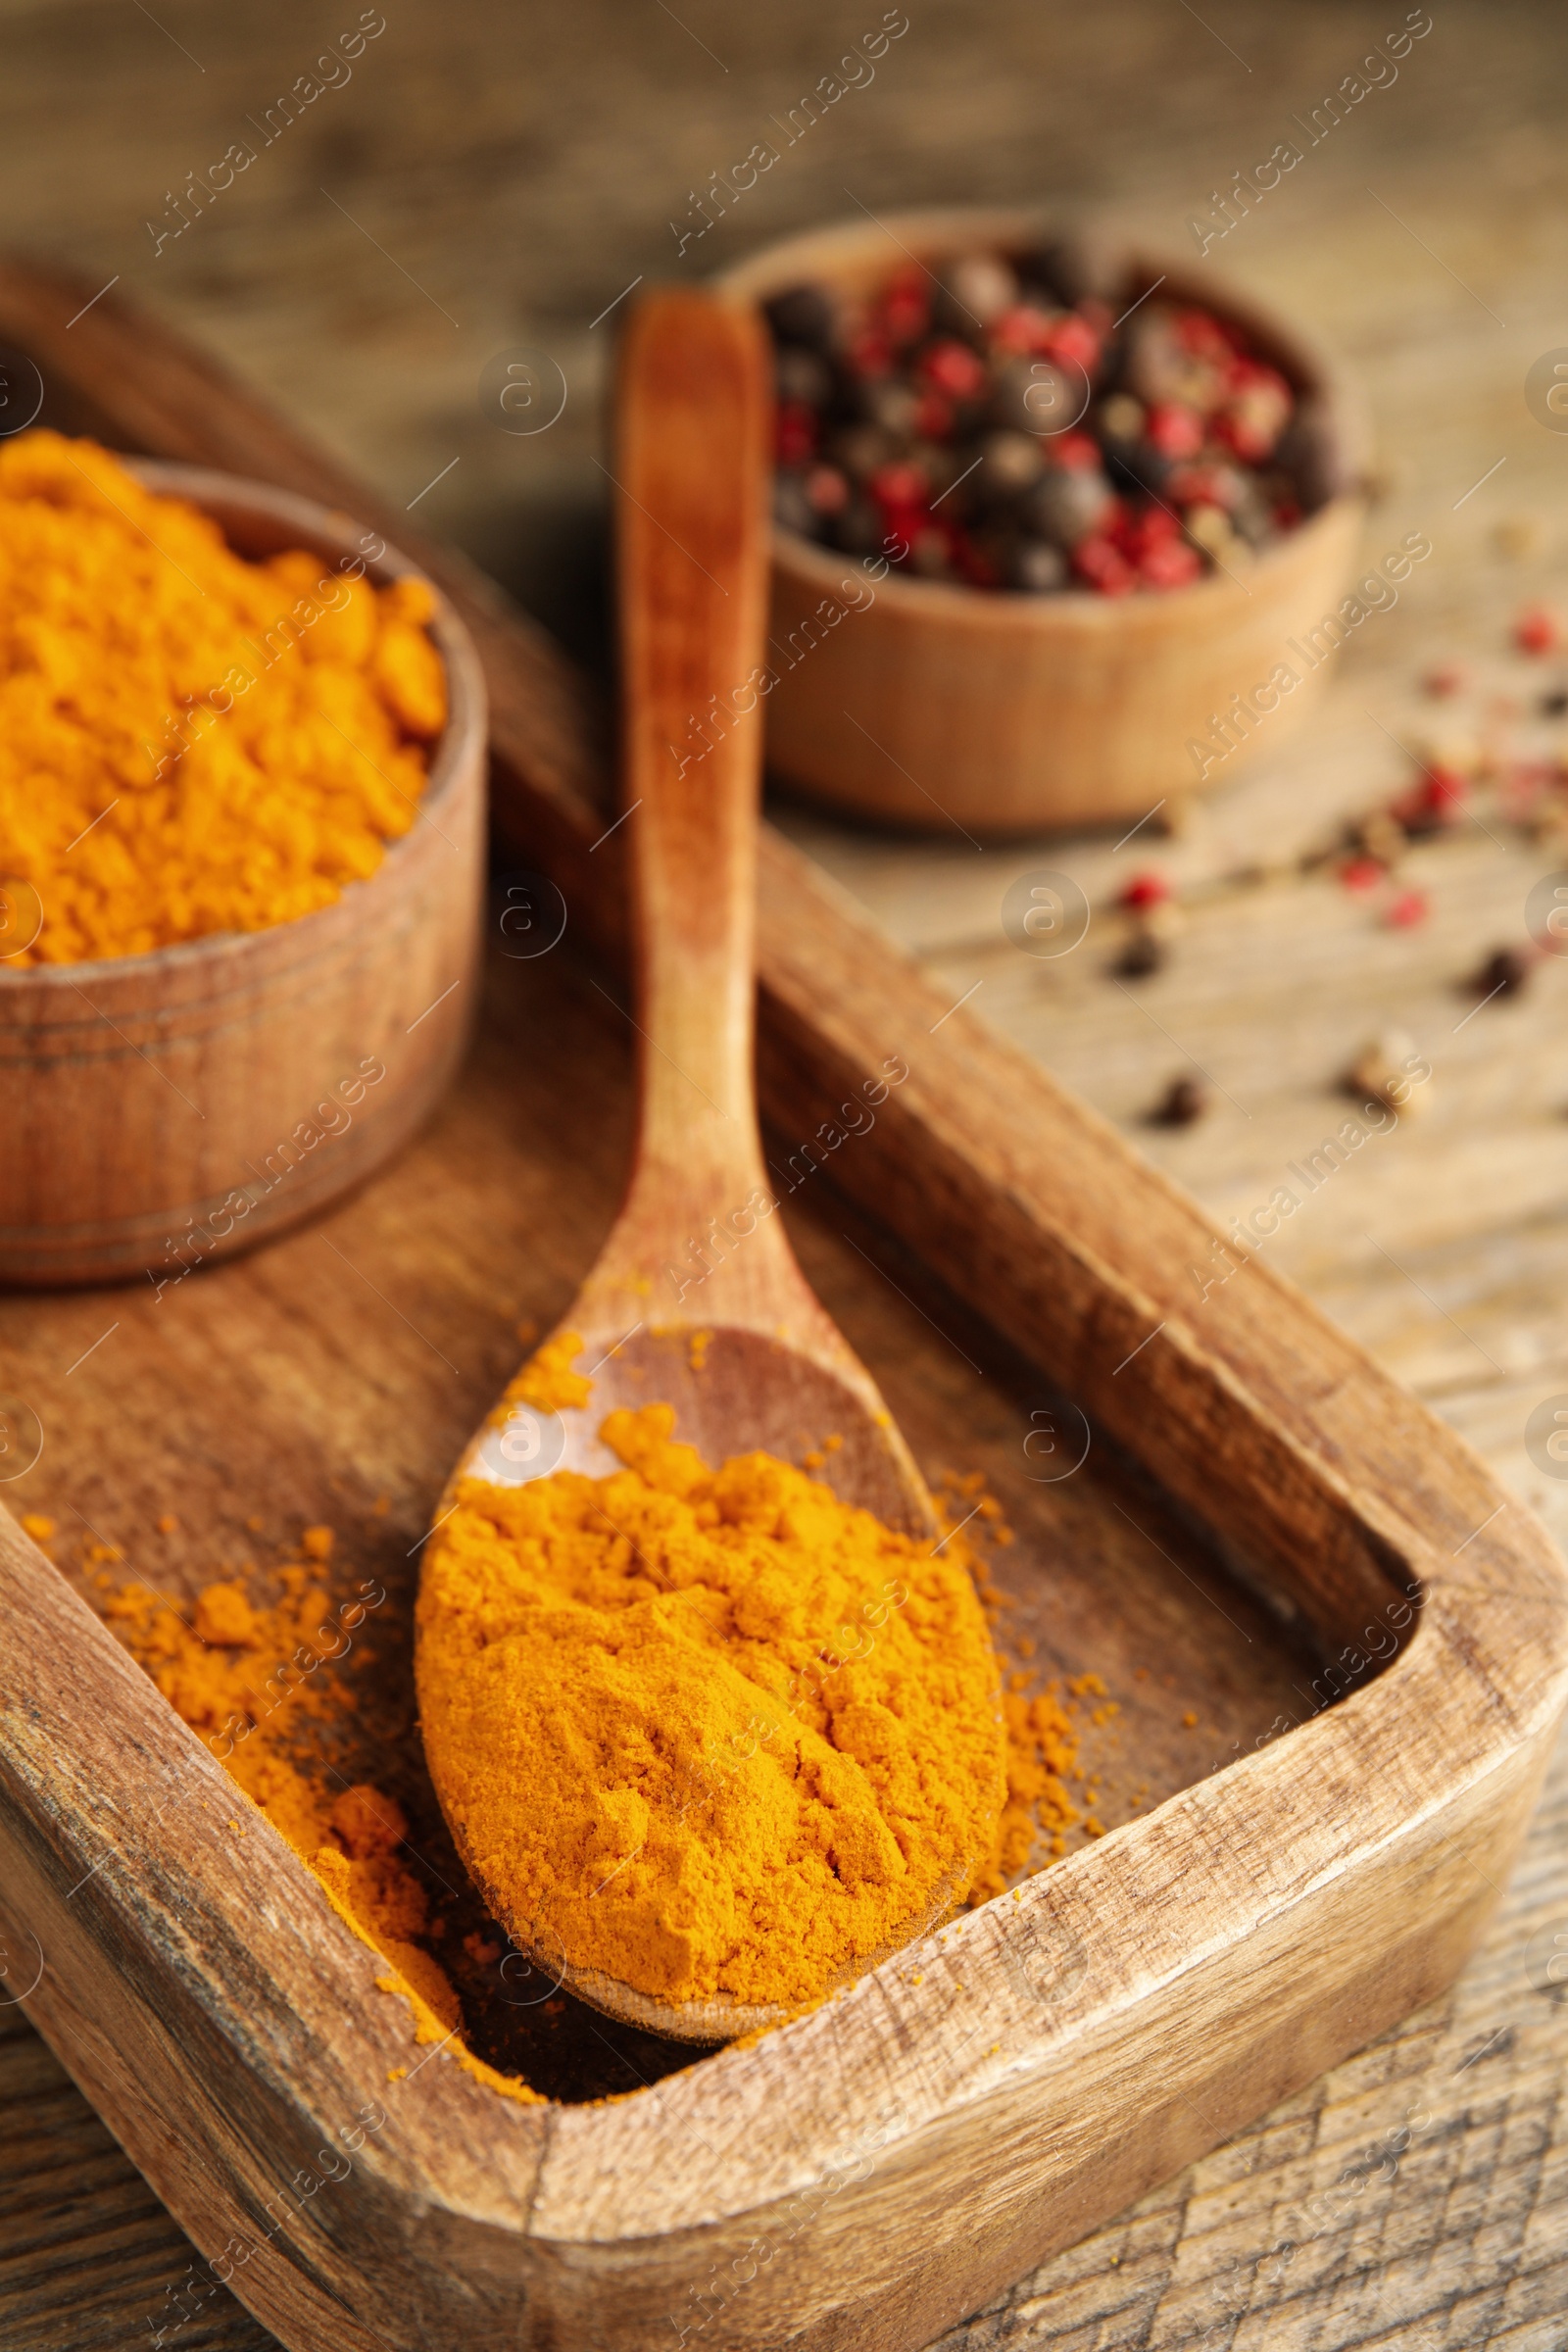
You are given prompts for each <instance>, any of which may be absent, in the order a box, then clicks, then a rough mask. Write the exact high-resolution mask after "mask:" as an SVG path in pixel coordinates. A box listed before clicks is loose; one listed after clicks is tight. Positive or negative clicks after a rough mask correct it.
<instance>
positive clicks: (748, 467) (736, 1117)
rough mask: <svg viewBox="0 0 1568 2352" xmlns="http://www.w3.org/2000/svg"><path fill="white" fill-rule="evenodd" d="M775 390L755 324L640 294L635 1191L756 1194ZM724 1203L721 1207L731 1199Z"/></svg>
mask: <svg viewBox="0 0 1568 2352" xmlns="http://www.w3.org/2000/svg"><path fill="white" fill-rule="evenodd" d="M769 410H770V393H769V387H768V370H767V363H766V356H765V349H764V343H763V335H762V330H761V326H760V321H759V320H758V319H756V317H755V316H754V315H753V314H752V313H750V312H748V311H743V310H740V309H737V308H731V307H730V306H728V305H726V304H722V303H720V302H718V301H716V300H714V299H713V298H712V297H711V296H709V295H704V294H699V293H696V292H690V291H686V290H679V291H676V290H668V291H662V292H659V293H655V294H653V295H650V296H649V297H648V298H647V300H645V301H644V302H643V303H642V304H641V305H640V306H639V308H638V310H637V311H636V313H635V315H634V316H633V318H632V320H631V322H630V325H629V327H628V330H627V334H626V339H625V343H624V346H623V348H622V353H621V360H620V376H619V386H618V399H617V412H616V453H615V454H616V463H615V487H616V501H615V532H616V540H617V546H618V572H619V581H620V639H621V654H622V674H623V679H624V695H625V705H624V718H623V730H624V754H623V771H624V779H625V806H626V808H627V809H628V811H629V812H630V813H629V823H628V830H629V832H630V834H631V845H630V846H631V873H632V899H633V910H634V919H635V925H636V951H637V952H636V972H637V1020H638V1024H639V1027H640V1030H641V1033H642V1035H641V1045H640V1052H641V1067H640V1132H639V1149H638V1166H637V1174H636V1178H635V1180H634V1185H633V1195H634V1197H636V1196H637V1195H639V1194H641V1195H642V1196H643V1199H644V1201H645V1202H646V1203H647V1204H648V1205H652V1202H651V1201H649V1195H650V1193H655V1194H657V1195H658V1196H660V1198H661V1214H662V1217H664V1218H667V1219H670V1220H672V1221H673V1222H676V1223H678V1222H679V1221H680V1220H681V1218H682V1217H686V1216H690V1218H692V1219H693V1220H700V1219H701V1218H702V1217H705V1216H709V1215H711V1214H714V1213H719V1214H722V1213H725V1212H726V1211H728V1210H730V1209H732V1208H739V1207H740V1206H741V1204H742V1203H743V1202H744V1201H745V1200H746V1197H747V1195H748V1193H749V1191H750V1190H751V1189H752V1188H753V1186H755V1185H759V1184H760V1183H761V1182H762V1163H761V1151H760V1143H759V1140H758V1133H757V1110H756V1096H755V1088H754V1080H753V1069H752V1046H753V1027H754V1019H753V1006H754V998H755V984H754V976H753V941H754V932H755V911H754V909H755V898H756V876H757V828H758V800H759V787H760V775H761V760H762V721H761V705H762V681H763V679H764V678H765V676H766V671H765V668H764V666H763V646H764V635H765V629H766V600H767V522H766V505H765V502H766V485H767V466H768V451H767V439H768V425H769ZM731 1194H733V1196H734V1197H733V1199H731V1198H730V1197H729V1196H730V1195H731Z"/></svg>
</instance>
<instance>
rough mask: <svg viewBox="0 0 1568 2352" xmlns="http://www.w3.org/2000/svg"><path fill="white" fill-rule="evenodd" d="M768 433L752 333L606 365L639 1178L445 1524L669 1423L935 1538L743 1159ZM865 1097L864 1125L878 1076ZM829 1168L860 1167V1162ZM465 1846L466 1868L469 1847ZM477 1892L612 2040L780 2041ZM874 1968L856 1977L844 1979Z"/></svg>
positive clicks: (687, 336)
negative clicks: (469, 1508)
mask: <svg viewBox="0 0 1568 2352" xmlns="http://www.w3.org/2000/svg"><path fill="white" fill-rule="evenodd" d="M768 410H769V401H768V393H767V388H766V360H765V355H764V347H763V340H762V334H761V330H760V326H759V324H758V322H757V320H756V319H755V318H754V317H753V316H752V315H751V314H749V313H747V312H743V311H740V310H736V309H732V308H729V307H727V306H724V305H721V304H720V303H719V302H717V301H715V300H714V299H712V298H711V297H709V296H705V295H700V294H697V293H688V292H666V293H660V294H657V295H654V296H652V297H650V298H649V299H647V300H646V301H645V302H644V303H643V304H642V306H641V307H640V309H639V310H638V312H637V313H636V314H635V316H634V318H633V319H632V322H631V324H630V327H629V329H628V332H627V335H626V340H625V346H624V350H623V354H622V359H621V367H620V379H619V398H618V417H617V464H616V475H617V480H616V492H617V499H616V511H615V519H616V532H617V538H618V554H619V580H620V632H621V645H622V652H623V674H624V681H625V684H624V692H625V731H624V762H625V797H626V807H627V819H628V829H629V831H630V836H631V866H632V897H633V905H634V915H635V922H636V948H637V956H636V996H637V1022H636V1027H637V1034H638V1039H639V1042H640V1052H639V1080H640V1111H639V1126H638V1136H637V1150H636V1157H635V1160H634V1163H633V1168H632V1174H631V1180H630V1184H629V1186H628V1189H627V1194H626V1200H625V1204H624V1206H623V1207H622V1209H621V1211H620V1214H619V1216H618V1218H617V1219H616V1221H615V1224H614V1227H613V1230H612V1232H611V1235H610V1238H609V1240H608V1241H607V1242H606V1244H605V1247H604V1250H602V1252H601V1254H600V1257H599V1259H598V1262H597V1264H596V1265H595V1266H594V1268H593V1270H592V1272H591V1273H590V1274H589V1276H588V1278H587V1280H586V1281H585V1282H584V1284H583V1286H582V1289H581V1290H580V1292H579V1293H578V1295H577V1298H576V1300H575V1301H574V1303H573V1305H572V1306H571V1308H570V1311H569V1312H568V1313H567V1314H566V1315H565V1316H564V1317H563V1319H562V1322H561V1323H560V1325H558V1327H557V1329H558V1333H565V1332H572V1333H576V1334H577V1335H578V1336H579V1337H580V1339H581V1343H582V1345H581V1348H580V1349H579V1350H578V1351H577V1353H576V1356H575V1368H576V1369H577V1370H578V1371H582V1372H587V1373H589V1374H591V1376H592V1382H593V1389H592V1395H591V1397H589V1400H588V1402H587V1404H586V1405H585V1406H583V1407H582V1408H581V1409H567V1410H564V1411H561V1412H543V1411H540V1410H537V1409H535V1408H534V1407H532V1406H530V1405H526V1404H521V1403H515V1402H509V1399H508V1398H506V1397H504V1398H503V1399H502V1402H501V1404H500V1405H499V1406H498V1407H497V1409H496V1411H495V1412H494V1413H493V1414H492V1415H491V1416H490V1418H489V1420H488V1421H487V1423H486V1424H485V1426H484V1428H483V1429H482V1430H481V1431H480V1432H479V1434H478V1435H477V1437H476V1438H475V1439H474V1442H473V1444H472V1445H471V1446H470V1447H469V1448H468V1450H467V1452H466V1454H465V1456H464V1457H463V1460H462V1461H461V1462H460V1464H459V1466H458V1469H457V1472H456V1473H455V1476H454V1480H453V1483H452V1484H451V1485H450V1486H449V1487H448V1489H447V1493H446V1495H444V1496H443V1498H442V1504H441V1508H442V1510H443V1511H444V1510H445V1509H446V1508H447V1507H448V1505H449V1504H450V1503H451V1502H452V1500H453V1499H454V1496H455V1493H456V1485H457V1481H458V1480H460V1479H464V1478H482V1479H486V1480H489V1481H491V1482H492V1483H494V1484H498V1485H520V1484H522V1483H524V1482H525V1481H526V1480H528V1479H531V1478H538V1477H545V1476H548V1475H549V1474H550V1473H551V1472H552V1471H555V1470H558V1469H563V1468H564V1469H573V1470H582V1471H586V1472H589V1473H590V1474H592V1475H594V1476H597V1477H602V1476H604V1475H605V1474H606V1473H608V1472H610V1471H612V1470H615V1469H618V1468H619V1467H620V1466H621V1465H620V1462H619V1460H618V1458H617V1457H616V1456H615V1455H613V1453H611V1451H610V1450H609V1448H608V1447H607V1446H604V1445H603V1444H602V1443H601V1442H600V1439H599V1435H598V1432H599V1428H600V1425H601V1423H602V1422H603V1420H604V1418H605V1416H606V1414H607V1413H608V1412H610V1411H611V1410H612V1409H613V1408H614V1407H615V1406H617V1405H631V1406H641V1405H647V1404H652V1403H657V1402H665V1403H669V1404H672V1405H673V1406H674V1408H675V1412H676V1424H675V1434H676V1436H677V1437H678V1438H680V1439H682V1440H684V1441H685V1442H687V1443H688V1444H690V1445H693V1446H696V1447H697V1449H698V1451H699V1452H700V1453H701V1454H702V1456H703V1458H704V1460H705V1461H707V1462H709V1463H711V1464H714V1465H716V1464H718V1463H720V1462H722V1461H723V1460H724V1459H725V1458H726V1457H727V1456H728V1455H731V1454H736V1453H744V1452H748V1451H751V1450H753V1449H754V1448H759V1447H760V1448H763V1449H765V1450H766V1451H767V1452H769V1453H773V1454H777V1455H780V1456H783V1457H784V1458H786V1459H789V1460H793V1461H796V1462H799V1461H800V1459H801V1456H802V1455H803V1453H805V1452H806V1451H808V1450H809V1448H810V1447H812V1446H818V1445H820V1443H821V1441H822V1440H823V1439H824V1438H826V1437H828V1436H829V1435H833V1436H836V1437H837V1438H838V1439H839V1440H841V1444H840V1445H839V1446H837V1447H836V1448H835V1449H834V1451H833V1454H832V1473H831V1477H832V1485H833V1487H834V1489H835V1491H836V1492H837V1494H838V1495H840V1496H842V1497H843V1498H844V1499H845V1500H848V1501H852V1502H856V1503H860V1504H863V1505H864V1507H865V1508H866V1509H868V1510H871V1511H874V1512H875V1513H876V1515H877V1516H878V1518H880V1519H882V1520H883V1521H885V1522H886V1523H887V1524H888V1525H889V1526H893V1527H898V1528H901V1529H903V1530H904V1531H905V1532H907V1533H908V1534H911V1535H915V1536H929V1535H931V1534H933V1533H934V1532H935V1525H936V1522H935V1515H934V1513H933V1511H932V1507H931V1498H930V1495H929V1494H928V1493H927V1491H926V1488H925V1485H924V1482H923V1481H922V1479H921V1477H920V1474H919V1472H918V1471H917V1470H916V1468H915V1466H914V1463H913V1461H912V1459H911V1458H910V1455H909V1451H908V1448H907V1446H906V1445H905V1443H904V1440H903V1438H902V1437H901V1436H900V1434H899V1432H898V1430H897V1429H896V1428H895V1427H894V1424H893V1420H892V1417H891V1415H890V1414H889V1413H888V1411H887V1408H886V1407H885V1405H884V1404H883V1402H882V1399H881V1397H880V1396H879V1395H878V1393H877V1390H876V1387H875V1385H874V1383H873V1382H872V1380H871V1378H870V1375H869V1374H868V1373H867V1372H866V1371H865V1369H864V1367H863V1366H862V1365H861V1364H860V1363H859V1362H858V1359H857V1358H856V1356H855V1355H854V1354H853V1353H852V1351H851V1349H850V1348H849V1347H848V1346H847V1345H846V1343H845V1341H844V1340H843V1338H842V1337H841V1336H840V1334H839V1332H838V1330H837V1329H836V1327H835V1326H834V1324H833V1323H832V1322H831V1321H830V1319H829V1317H828V1316H827V1315H826V1314H825V1313H824V1311H823V1309H822V1308H821V1306H820V1305H818V1303H817V1301H816V1299H814V1298H813V1296H812V1294H811V1292H810V1290H809V1288H808V1286H807V1283H806V1280H805V1277H804V1276H803V1275H802V1273H801V1270H800V1268H799V1266H798V1265H797V1264H796V1261H795V1257H794V1253H793V1252H792V1250H791V1249H790V1246H789V1243H788V1241H787V1240H786V1239H785V1234H784V1227H783V1222H782V1220H781V1218H780V1217H779V1215H778V1213H777V1205H776V1204H777V1201H778V1199H779V1198H780V1197H781V1196H782V1195H784V1194H787V1193H788V1192H789V1191H790V1190H792V1189H793V1184H794V1182H796V1181H802V1180H803V1178H802V1177H800V1176H799V1175H797V1176H794V1177H792V1176H791V1175H790V1174H789V1173H788V1172H786V1174H785V1176H784V1177H783V1179H782V1180H781V1179H780V1178H779V1177H777V1176H775V1175H773V1174H771V1173H770V1172H769V1170H768V1169H767V1167H765V1166H764V1164H763V1160H762V1152H761V1146H760V1138H759V1134H758V1126H757V1105H756V1097H755V1092H754V1086H753V1074H752V1049H753V1001H754V993H755V990H754V980H753V932H754V899H755V878H756V853H757V827H758V798H759V780H760V768H761V718H760V701H761V698H760V694H759V692H758V685H759V683H760V679H761V678H762V677H763V676H764V675H765V674H766V673H765V670H764V669H763V666H762V659H761V657H762V647H763V630H764V625H765V623H764V615H765V609H766V567H767V529H766V521H765V514H764V498H765V485H766V466H767V452H766V439H767V424H768ZM807 658H808V659H809V656H808V657H807ZM699 730H701V731H699ZM864 1076H865V1078H866V1080H868V1081H870V1082H872V1083H871V1084H870V1085H869V1087H868V1088H867V1090H866V1091H867V1093H868V1094H869V1095H870V1096H871V1097H872V1099H875V1098H876V1082H878V1081H882V1080H883V1074H882V1073H881V1072H877V1071H867V1072H866V1073H864ZM883 1083H884V1087H885V1081H883ZM842 1148H843V1149H846V1150H850V1151H853V1150H854V1148H855V1147H854V1142H853V1139H852V1140H850V1141H848V1142H846V1144H845V1145H844V1146H843V1147H842ZM698 1334H702V1335H703V1338H702V1339H701V1340H699V1339H698V1338H697V1335H698ZM437 1793H438V1794H442V1793H443V1792H442V1791H441V1789H440V1784H439V1781H438V1782H437ZM523 1801H526V1800H525V1796H523V1795H522V1794H521V1793H520V1792H519V1802H523ZM453 1828H454V1834H455V1836H456V1838H457V1840H458V1844H459V1847H460V1849H462V1848H463V1846H464V1836H463V1830H462V1826H461V1824H460V1823H458V1822H456V1821H454V1824H453ZM974 1859H975V1857H965V1858H964V1859H963V1860H962V1861H961V1862H959V1863H958V1864H957V1865H956V1867H955V1869H954V1871H953V1872H952V1873H951V1874H950V1878H949V1880H948V1881H947V1882H945V1883H944V1886H943V1887H942V1889H941V1890H940V1896H939V1899H938V1900H937V1901H936V1902H934V1903H932V1904H929V1905H927V1906H926V1908H925V1910H924V1911H923V1912H922V1914H921V1916H920V1917H918V1918H916V1919H911V1920H910V1921H909V1923H908V1928H907V1935H901V1936H899V1937H898V1938H897V1944H896V1945H894V1946H890V1947H889V1948H897V1945H898V1944H902V1943H904V1942H905V1941H907V1940H908V1938H909V1937H911V1936H914V1935H916V1934H918V1933H921V1932H922V1931H923V1930H924V1929H926V1928H927V1927H929V1926H931V1925H933V1924H935V1922H936V1920H937V1919H939V1918H941V1917H945V1916H946V1915H947V1914H948V1913H949V1912H950V1911H951V1909H952V1908H953V1905H954V1904H955V1903H956V1900H957V1898H958V1897H959V1896H960V1895H961V1894H962V1893H963V1891H964V1887H965V1886H966V1884H967V1880H968V1875H969V1873H970V1870H971V1869H972V1866H973V1861H974ZM470 1868H471V1864H470ZM475 1876H476V1877H477V1878H478V1880H479V1884H480V1886H481V1887H482V1891H483V1892H484V1894H485V1896H486V1898H487V1899H488V1901H489V1902H490V1905H491V1907H492V1909H493V1911H494V1913H495V1915H496V1916H497V1918H499V1919H500V1920H501V1921H502V1922H503V1923H504V1924H505V1926H506V1927H507V1929H508V1932H509V1933H510V1935H511V1936H512V1937H513V1940H514V1942H515V1945H516V1946H517V1948H518V1949H519V1950H520V1951H524V1952H528V1953H530V1954H531V1955H532V1956H534V1957H535V1958H537V1959H538V1960H539V1962H540V1964H541V1966H542V1967H544V1968H545V1969H547V1970H548V1971H549V1972H550V1973H551V1974H553V1975H555V1976H558V1977H559V1978H560V1981H561V1982H563V1983H564V1985H566V1987H567V1988H568V1989H569V1990H570V1991H572V1992H574V1993H577V1994H578V1995H580V1996H581V1998H583V1999H584V2000H587V2001H591V2002H592V2003H593V2004H594V2006H595V2007H596V2008H598V2009H601V2010H604V2011H605V2012H606V2013H607V2014H608V2015H610V2016H612V2017H617V2018H621V2019H624V2020H627V2021H629V2022H631V2023H633V2024H636V2025H639V2026H642V2027H645V2028H649V2029H651V2030H652V2031H653V2032H655V2033H659V2034H668V2035H671V2036H673V2037H674V2038H676V2039H679V2040H690V2041H724V2040H729V2039H731V2038H732V2037H733V2036H734V2035H736V2034H745V2033H750V2032H752V2031H754V2030H756V2029H757V2028H759V2027H761V2026H766V2025H771V2024H774V2023H776V2022H778V2018H779V2016H780V2014H781V2012H779V2011H777V2010H775V2009H773V2008H771V2007H766V2006H760V2005H753V2004H744V2003H740V2002H736V2001H732V2000H730V1999H728V1998H726V1997H723V1996H719V1997H716V1998H714V1999H711V2000H697V2001H689V2002H684V2003H679V2004H676V2003H671V2002H669V2001H665V2000H660V1999H657V1998H654V1997H652V1996H651V1995H649V1994H647V1993H643V1992H639V1991H638V1990H636V1989H635V1988H634V1987H633V1986H631V1985H624V1984H622V1983H620V1982H619V1981H618V1980H617V1979H615V1978H613V1977H610V1976H606V1975H604V1974H602V1973H600V1972H598V1971H594V1970H584V1969H577V1968H573V1967H571V1966H569V1965H566V1964H565V1963H564V1961H563V1959H562V1958H561V1956H560V1954H559V1952H554V1951H552V1950H549V1949H546V1948H543V1946H542V1943H541V1941H540V1940H539V1939H536V1938H535V1937H534V1936H532V1935H531V1933H530V1926H529V1923H528V1922H527V1921H526V1920H522V1919H518V1918H516V1917H515V1916H512V1915H511V1914H510V1912H509V1905H508V1898H507V1892H506V1889H505V1888H504V1887H494V1886H488V1885H485V1884H484V1881H483V1879H482V1876H480V1874H477V1873H475ZM884 1956H885V1955H884V1954H873V1955H869V1956H867V1957H865V1958H864V1959H862V1960H861V1961H859V1962H858V1964H857V1967H856V1968H855V1970H854V1971H853V1974H854V1975H857V1976H858V1975H863V1974H864V1973H865V1971H866V1970H867V1969H869V1968H871V1967H874V1966H875V1965H876V1962H877V1960H878V1959H879V1958H881V1957H884Z"/></svg>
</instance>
